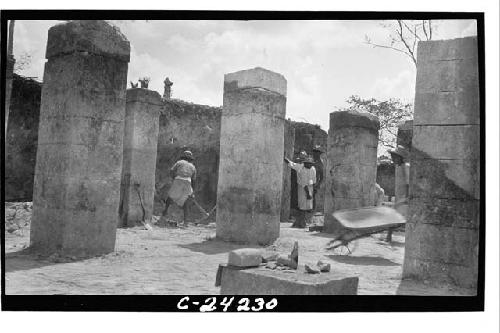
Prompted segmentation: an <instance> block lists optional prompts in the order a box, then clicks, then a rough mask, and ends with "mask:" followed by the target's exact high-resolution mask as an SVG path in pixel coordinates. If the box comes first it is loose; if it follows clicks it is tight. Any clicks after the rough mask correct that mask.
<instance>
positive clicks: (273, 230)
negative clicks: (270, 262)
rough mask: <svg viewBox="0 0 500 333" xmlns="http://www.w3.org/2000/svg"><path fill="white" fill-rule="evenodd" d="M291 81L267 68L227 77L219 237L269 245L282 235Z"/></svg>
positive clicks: (227, 75)
mask: <svg viewBox="0 0 500 333" xmlns="http://www.w3.org/2000/svg"><path fill="white" fill-rule="evenodd" d="M285 113H286V80H285V78H284V77H283V76H282V75H280V74H277V73H274V72H271V71H268V70H266V69H263V68H254V69H250V70H244V71H239V72H235V73H230V74H226V75H225V76H224V101H223V111H222V120H221V138H220V164H219V183H218V188H217V237H218V238H220V239H224V240H228V241H236V242H244V243H250V244H270V243H272V242H273V241H274V240H276V239H277V238H278V237H279V228H280V210H281V190H282V182H283V175H282V173H283V156H284V148H283V147H284V145H283V139H284V122H285Z"/></svg>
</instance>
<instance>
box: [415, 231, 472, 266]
mask: <svg viewBox="0 0 500 333" xmlns="http://www.w3.org/2000/svg"><path fill="white" fill-rule="evenodd" d="M405 244H406V247H405V253H408V255H409V256H410V257H413V258H419V259H422V260H426V261H432V262H436V263H442V264H443V266H445V265H448V264H452V265H462V266H470V265H473V264H474V263H477V253H478V252H477V251H478V248H479V231H478V229H466V228H457V227H448V226H442V225H436V224H426V223H407V224H406V241H405Z"/></svg>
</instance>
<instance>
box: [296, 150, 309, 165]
mask: <svg viewBox="0 0 500 333" xmlns="http://www.w3.org/2000/svg"><path fill="white" fill-rule="evenodd" d="M306 158H307V153H306V152H305V151H301V152H300V153H299V155H298V156H297V157H296V158H295V161H297V162H303V161H304V160H305V159H306Z"/></svg>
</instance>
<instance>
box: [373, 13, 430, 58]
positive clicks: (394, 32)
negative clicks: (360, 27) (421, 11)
mask: <svg viewBox="0 0 500 333" xmlns="http://www.w3.org/2000/svg"><path fill="white" fill-rule="evenodd" d="M381 25H382V26H383V27H384V28H386V29H387V30H388V31H389V36H388V40H386V41H379V42H374V41H372V39H371V38H370V37H369V36H368V35H365V43H366V44H368V45H372V46H373V47H381V48H385V49H391V50H394V51H397V52H401V53H403V54H405V55H407V56H408V57H409V58H410V59H411V60H412V62H413V64H414V65H415V66H416V65H417V44H418V42H420V41H426V40H431V39H432V37H433V34H434V32H435V30H436V24H435V23H434V22H432V20H421V21H420V20H393V21H384V22H383V23H381Z"/></svg>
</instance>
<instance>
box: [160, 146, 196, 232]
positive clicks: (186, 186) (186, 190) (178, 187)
mask: <svg viewBox="0 0 500 333" xmlns="http://www.w3.org/2000/svg"><path fill="white" fill-rule="evenodd" d="M193 160H194V157H193V153H192V152H190V151H189V150H186V151H184V152H183V153H182V155H181V157H180V159H179V160H178V161H177V162H175V164H174V165H173V166H172V168H171V169H170V176H171V177H172V178H174V181H173V183H172V186H170V190H169V191H168V198H167V200H166V201H165V209H164V210H163V214H162V217H166V216H167V212H168V207H169V206H170V204H171V203H172V202H174V203H176V204H177V205H178V206H180V207H182V210H183V213H184V214H183V215H184V216H183V220H184V221H183V224H184V225H187V222H186V216H187V205H186V200H187V199H188V198H192V197H194V194H193V187H194V182H195V181H196V168H195V166H194V165H193Z"/></svg>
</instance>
